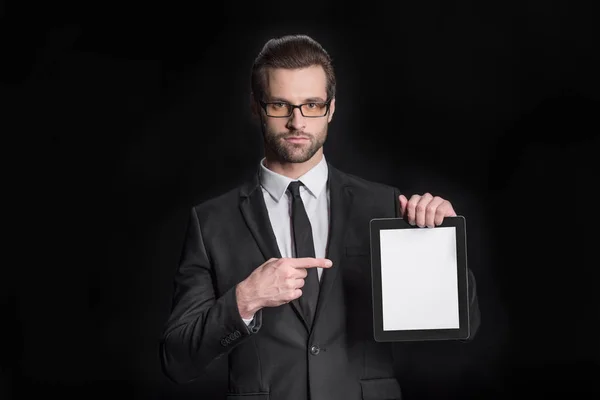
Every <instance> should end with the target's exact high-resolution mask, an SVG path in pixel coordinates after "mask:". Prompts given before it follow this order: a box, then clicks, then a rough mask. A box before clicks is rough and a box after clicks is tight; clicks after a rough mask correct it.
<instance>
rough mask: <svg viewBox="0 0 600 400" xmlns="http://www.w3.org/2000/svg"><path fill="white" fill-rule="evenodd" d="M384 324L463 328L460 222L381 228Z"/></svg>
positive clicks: (411, 327) (390, 326)
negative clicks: (458, 256) (458, 251)
mask: <svg viewBox="0 0 600 400" xmlns="http://www.w3.org/2000/svg"><path fill="white" fill-rule="evenodd" d="M380 241H381V243H380V245H381V281H382V288H381V289H382V302H383V304H382V306H383V330H386V331H393V330H415V329H458V328H459V313H458V281H457V279H458V278H457V259H456V228H454V227H436V228H433V229H431V228H420V229H384V230H381V231H380Z"/></svg>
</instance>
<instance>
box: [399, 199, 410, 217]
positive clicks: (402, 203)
mask: <svg viewBox="0 0 600 400" xmlns="http://www.w3.org/2000/svg"><path fill="white" fill-rule="evenodd" d="M398 199H399V200H400V216H401V217H404V214H405V213H406V205H407V204H408V199H407V198H406V196H404V195H403V194H401V195H400V196H399V197H398Z"/></svg>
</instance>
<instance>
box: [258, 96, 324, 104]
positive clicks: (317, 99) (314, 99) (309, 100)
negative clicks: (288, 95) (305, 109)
mask: <svg viewBox="0 0 600 400" xmlns="http://www.w3.org/2000/svg"><path fill="white" fill-rule="evenodd" d="M268 101H269V102H278V101H280V102H282V103H288V104H291V103H292V102H291V101H288V100H286V99H284V98H283V97H271V98H269V100H268ZM302 103H303V104H306V103H325V100H323V98H321V97H309V98H306V99H304V101H303V102H302Z"/></svg>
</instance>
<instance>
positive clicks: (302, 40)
mask: <svg viewBox="0 0 600 400" xmlns="http://www.w3.org/2000/svg"><path fill="white" fill-rule="evenodd" d="M314 65H320V66H321V67H323V70H325V76H326V77H327V88H326V90H327V99H328V100H330V99H332V98H333V97H334V96H335V73H334V70H333V63H332V59H331V57H330V56H329V54H328V53H327V51H325V49H324V48H323V46H321V44H320V43H318V42H317V41H316V40H314V39H313V38H311V37H310V36H307V35H286V36H282V37H279V38H273V39H270V40H269V41H267V42H266V43H265V45H264V46H263V48H262V50H261V51H260V53H258V56H257V57H256V59H255V60H254V64H253V65H252V76H251V83H250V85H251V89H252V94H253V96H254V98H255V99H256V100H257V101H260V100H263V98H262V97H263V95H264V91H265V87H266V83H267V69H268V68H285V69H298V68H307V67H311V66H314Z"/></svg>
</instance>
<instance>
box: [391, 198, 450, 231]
mask: <svg viewBox="0 0 600 400" xmlns="http://www.w3.org/2000/svg"><path fill="white" fill-rule="evenodd" d="M399 199H400V212H401V213H402V218H405V217H406V219H407V220H408V223H409V224H411V225H417V226H419V227H421V228H423V227H425V226H427V227H429V228H433V227H434V226H436V225H440V224H441V223H442V222H443V221H444V218H445V217H455V216H456V212H454V208H452V204H450V202H449V201H448V200H445V199H443V198H441V197H439V196H433V195H431V194H430V193H425V194H424V195H418V194H414V195H412V196H411V197H410V200H409V199H407V198H406V196H404V195H402V194H401V195H400V197H399Z"/></svg>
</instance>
